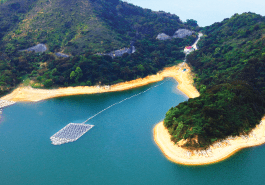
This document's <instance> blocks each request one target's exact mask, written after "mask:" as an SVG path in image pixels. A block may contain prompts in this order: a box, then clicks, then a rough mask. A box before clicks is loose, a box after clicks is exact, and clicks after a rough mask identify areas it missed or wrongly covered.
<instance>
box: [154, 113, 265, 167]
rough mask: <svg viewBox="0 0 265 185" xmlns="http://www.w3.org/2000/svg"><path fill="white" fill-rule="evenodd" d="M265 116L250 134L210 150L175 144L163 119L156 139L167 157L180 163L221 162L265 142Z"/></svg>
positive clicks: (156, 132)
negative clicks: (197, 149)
mask: <svg viewBox="0 0 265 185" xmlns="http://www.w3.org/2000/svg"><path fill="white" fill-rule="evenodd" d="M264 130H265V117H264V118H263V119H262V121H261V123H260V124H259V125H257V127H256V128H254V129H253V131H252V132H251V133H250V134H249V135H248V136H240V137H230V138H228V139H226V140H223V141H221V142H219V143H215V144H214V145H212V146H210V148H209V149H208V150H203V151H196V153H192V152H191V151H189V150H187V149H183V148H181V147H179V146H177V145H175V144H174V142H172V141H171V139H170V137H171V136H170V134H169V133H168V130H167V129H166V128H165V126H164V124H163V121H162V122H160V123H158V124H157V125H156V126H155V127H154V130H153V133H154V140H155V143H156V144H157V146H158V147H159V148H160V150H161V151H162V153H163V154H164V155H165V157H166V158H167V159H168V160H170V161H172V162H174V163H178V164H182V165H190V166H199V165H208V164H214V163H218V162H221V161H223V160H225V159H227V158H229V157H230V156H232V155H234V154H235V153H237V152H238V151H240V150H242V149H244V148H249V147H253V146H259V145H262V144H264V143H265V133H264Z"/></svg>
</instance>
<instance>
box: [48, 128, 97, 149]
mask: <svg viewBox="0 0 265 185" xmlns="http://www.w3.org/2000/svg"><path fill="white" fill-rule="evenodd" d="M93 126H94V125H89V124H83V123H69V124H68V125H66V126H65V127H64V128H62V129H61V130H59V131H58V132H56V133H55V134H54V135H53V136H51V137H50V139H51V141H52V144H53V145H61V144H64V143H69V142H74V141H76V140H77V139H79V138H80V137H81V136H82V135H84V134H85V133H86V132H87V131H89V130H90V129H91V128H92V127H93Z"/></svg>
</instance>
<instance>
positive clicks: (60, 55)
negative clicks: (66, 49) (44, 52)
mask: <svg viewBox="0 0 265 185" xmlns="http://www.w3.org/2000/svg"><path fill="white" fill-rule="evenodd" d="M55 55H56V56H57V57H63V58H68V57H69V55H66V54H64V53H60V52H58V53H55Z"/></svg>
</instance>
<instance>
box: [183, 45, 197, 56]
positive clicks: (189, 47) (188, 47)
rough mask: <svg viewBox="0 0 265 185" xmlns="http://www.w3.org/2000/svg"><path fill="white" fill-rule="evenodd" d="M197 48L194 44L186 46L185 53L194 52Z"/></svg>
mask: <svg viewBox="0 0 265 185" xmlns="http://www.w3.org/2000/svg"><path fill="white" fill-rule="evenodd" d="M194 50H195V49H194V48H193V47H192V46H186V47H185V49H184V53H186V54H190V53H191V52H193V51H194Z"/></svg>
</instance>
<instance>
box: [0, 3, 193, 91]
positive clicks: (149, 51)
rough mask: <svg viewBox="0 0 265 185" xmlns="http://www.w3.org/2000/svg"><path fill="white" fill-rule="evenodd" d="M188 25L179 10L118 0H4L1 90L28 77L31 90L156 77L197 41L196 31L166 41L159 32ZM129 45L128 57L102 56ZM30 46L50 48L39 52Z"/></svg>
mask: <svg viewBox="0 0 265 185" xmlns="http://www.w3.org/2000/svg"><path fill="white" fill-rule="evenodd" d="M193 26H196V25H193ZM193 26H191V24H190V23H188V22H187V23H183V22H181V21H180V19H179V17H178V16H176V15H173V14H169V13H165V12H162V11H160V12H154V11H151V10H149V9H143V8H141V7H138V6H134V5H132V4H129V3H126V2H122V1H118V0H112V1H110V0H108V1H106V0H85V1H84V0H75V1H73V0H70V1H65V0H56V1H47V0H7V1H1V4H0V30H1V31H0V72H1V75H0V94H4V93H6V92H9V91H10V90H11V89H12V88H14V87H15V86H16V85H17V84H19V83H21V82H22V80H25V79H27V80H26V81H31V83H32V86H33V87H38V88H43V87H44V88H50V87H58V86H75V85H95V84H106V85H107V84H113V83H117V82H120V81H126V80H132V79H135V78H139V77H144V76H147V75H149V74H154V73H156V72H157V71H159V70H161V69H162V68H163V67H165V66H168V65H174V64H176V63H177V62H179V60H182V59H183V58H184V54H183V52H182V50H183V47H185V46H186V45H190V44H192V43H193V42H194V40H195V39H196V33H194V34H193V35H191V36H189V37H187V38H174V39H171V40H167V41H160V40H157V39H156V37H157V35H158V34H159V33H165V34H168V35H174V33H175V32H176V31H177V30H178V29H180V28H186V29H189V30H196V29H197V27H193ZM37 44H38V45H37ZM36 45H37V46H36ZM132 45H133V46H134V47H135V48H136V50H134V51H135V52H134V53H133V54H131V55H128V54H126V53H125V54H124V55H123V56H121V57H115V58H114V57H110V56H113V55H110V56H108V55H102V56H99V55H100V54H102V53H109V52H111V51H114V50H120V49H123V50H121V51H124V50H128V49H126V48H128V47H130V46H132ZM33 46H36V47H33ZM27 48H30V49H27ZM34 48H35V49H36V48H39V49H40V51H44V50H46V49H47V50H46V51H45V52H39V53H36V52H34V51H32V50H34ZM124 48H125V49H124ZM25 49H26V50H27V51H28V52H26V51H25ZM131 53H132V52H131ZM65 54H67V55H65ZM69 56H70V57H69Z"/></svg>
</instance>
